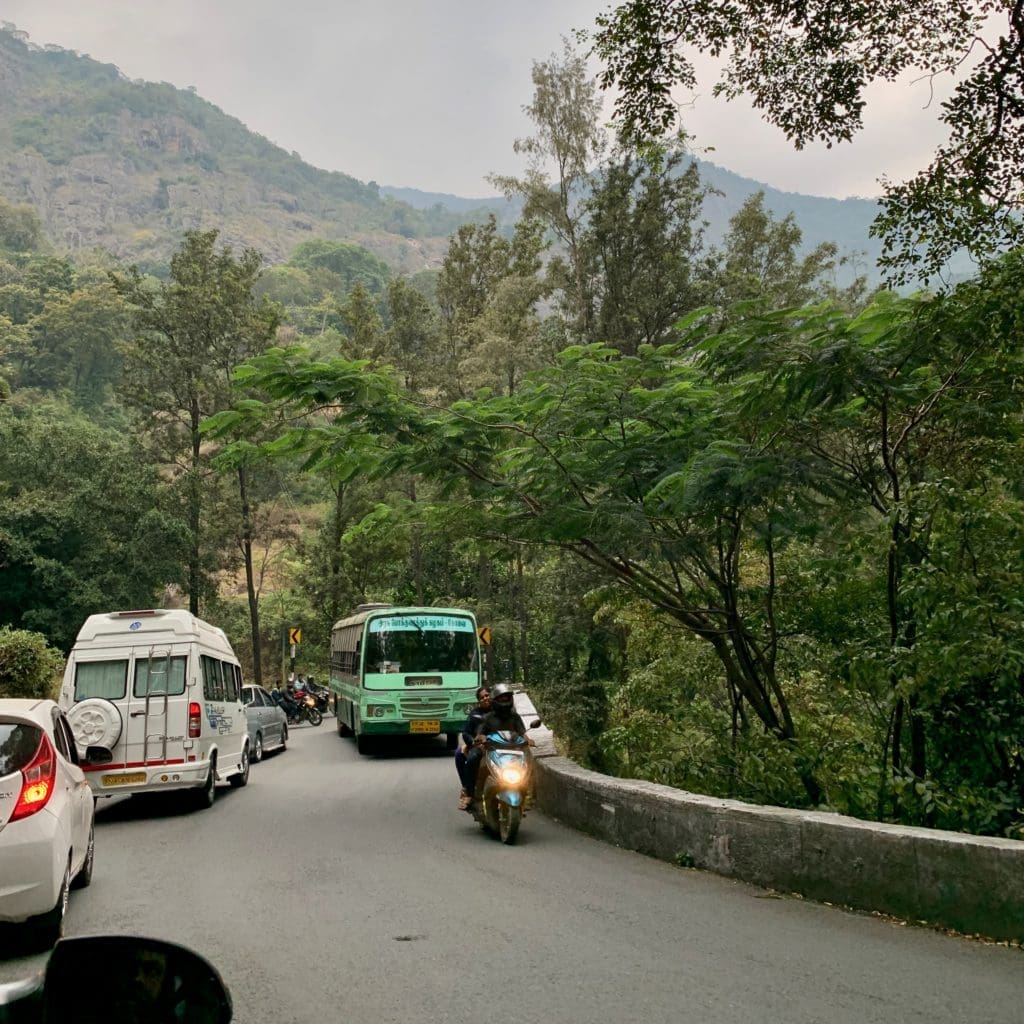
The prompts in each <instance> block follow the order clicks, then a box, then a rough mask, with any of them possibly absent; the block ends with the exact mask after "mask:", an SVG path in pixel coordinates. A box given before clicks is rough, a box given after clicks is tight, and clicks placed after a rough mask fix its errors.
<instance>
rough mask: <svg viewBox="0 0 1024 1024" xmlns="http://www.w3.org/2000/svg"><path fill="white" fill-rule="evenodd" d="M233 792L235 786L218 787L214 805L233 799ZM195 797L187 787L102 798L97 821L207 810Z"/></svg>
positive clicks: (100, 823)
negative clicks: (162, 791)
mask: <svg viewBox="0 0 1024 1024" xmlns="http://www.w3.org/2000/svg"><path fill="white" fill-rule="evenodd" d="M233 794H234V787H232V786H218V787H217V797H216V800H215V801H214V805H213V806H214V808H215V807H216V806H217V804H219V803H220V802H221V800H230V799H231V797H232V796H233ZM193 799H194V794H193V793H192V792H190V791H187V790H186V791H180V790H179V791H176V792H173V793H136V794H133V795H132V796H122V797H112V798H110V799H101V800H99V801H98V802H97V804H96V824H97V825H104V824H106V823H107V822H115V821H151V820H152V819H154V818H178V817H182V816H188V815H192V814H201V813H204V812H203V811H200V810H198V809H197V808H196V807H195V805H194V804H193V802H192V801H193ZM104 804H106V805H107V806H104Z"/></svg>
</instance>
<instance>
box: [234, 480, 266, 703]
mask: <svg viewBox="0 0 1024 1024" xmlns="http://www.w3.org/2000/svg"><path fill="white" fill-rule="evenodd" d="M238 495H239V498H240V499H241V503H242V557H243V558H244V559H245V589H246V593H247V594H248V597H249V632H250V634H251V636H252V681H253V682H254V683H255V684H256V685H257V686H262V685H263V645H262V643H261V641H260V606H259V595H258V594H257V593H256V579H255V576H254V574H253V568H252V515H251V513H250V509H249V495H248V491H247V490H246V480H245V467H244V466H239V467H238Z"/></svg>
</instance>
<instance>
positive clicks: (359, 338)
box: [341, 283, 385, 359]
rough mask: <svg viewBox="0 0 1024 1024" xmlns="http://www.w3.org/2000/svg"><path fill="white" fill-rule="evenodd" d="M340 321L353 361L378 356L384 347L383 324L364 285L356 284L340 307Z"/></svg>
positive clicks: (373, 300)
mask: <svg viewBox="0 0 1024 1024" xmlns="http://www.w3.org/2000/svg"><path fill="white" fill-rule="evenodd" d="M341 320H342V323H343V324H344V325H345V333H346V334H347V335H348V344H347V348H348V353H349V355H351V356H352V357H353V358H355V359H366V358H369V357H373V356H378V355H380V353H381V352H382V351H383V349H384V346H385V336H384V322H383V321H382V320H381V317H380V313H379V312H378V311H377V302H376V300H375V299H374V297H373V296H372V295H371V294H370V292H369V291H368V290H367V289H366V288H365V286H364V285H362V284H360V283H356V285H355V286H354V287H353V289H352V291H351V292H350V293H349V296H348V299H347V300H346V302H345V303H344V305H343V306H342V307H341Z"/></svg>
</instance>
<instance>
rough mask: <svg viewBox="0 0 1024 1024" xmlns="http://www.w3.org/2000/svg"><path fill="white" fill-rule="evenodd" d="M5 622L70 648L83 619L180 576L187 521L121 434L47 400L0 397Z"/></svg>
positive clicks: (143, 601) (141, 598) (143, 602)
mask: <svg viewBox="0 0 1024 1024" xmlns="http://www.w3.org/2000/svg"><path fill="white" fill-rule="evenodd" d="M0 494H2V496H3V500H2V501H0V572H2V575H3V581H4V585H3V587H2V588H0V623H9V624H11V625H13V626H17V627H19V628H23V629H30V630H34V631H37V632H40V633H43V634H45V635H46V637H47V638H48V640H49V641H50V642H51V643H52V644H55V645H56V646H59V647H61V648H63V649H64V650H68V649H69V648H70V647H71V644H72V643H73V642H74V638H75V635H76V633H77V632H78V628H79V626H80V625H81V623H82V622H83V621H84V620H85V618H86V616H88V615H90V614H92V613H93V612H97V611H106V610H110V609H111V608H146V607H150V606H152V604H153V601H154V600H155V599H156V598H158V597H159V595H160V593H161V591H162V589H163V588H164V586H165V585H166V584H168V583H174V582H178V580H179V578H180V576H179V574H180V565H181V562H180V559H181V557H182V555H183V554H184V553H185V547H186V546H185V535H186V530H185V526H184V523H183V522H182V520H180V519H178V518H177V516H176V515H175V514H174V511H173V508H172V507H171V506H170V504H169V502H168V495H167V487H166V485H165V484H164V483H162V482H161V480H160V479H159V475H158V473H157V471H156V469H155V468H154V467H153V466H151V465H149V464H148V463H147V461H146V458H145V455H144V453H143V451H142V450H141V449H140V447H139V446H138V444H136V443H135V442H134V441H133V439H132V438H130V437H129V436H128V435H127V434H126V433H125V432H123V431H115V430H107V429H103V428H101V427H98V426H96V425H95V424H93V423H91V422H90V421H89V420H88V419H86V418H85V417H84V416H83V415H82V414H81V413H79V412H77V411H75V410H72V409H69V408H68V407H67V406H65V405H63V404H61V403H60V402H56V401H52V400H44V401H38V400H36V401H33V402H32V403H31V404H30V405H28V406H26V407H23V406H21V405H20V404H19V403H17V402H16V401H11V402H8V403H6V404H4V405H2V406H0Z"/></svg>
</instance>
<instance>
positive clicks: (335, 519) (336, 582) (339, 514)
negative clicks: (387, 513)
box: [327, 483, 345, 623]
mask: <svg viewBox="0 0 1024 1024" xmlns="http://www.w3.org/2000/svg"><path fill="white" fill-rule="evenodd" d="M344 532H345V485H344V484H341V483H339V484H338V485H337V486H336V488H335V491H334V515H333V516H332V517H331V532H330V536H329V538H328V555H327V563H328V575H329V579H330V585H329V587H328V591H327V593H328V598H327V601H328V611H329V613H330V619H331V622H332V623H334V622H337V621H338V619H340V618H341V617H342V615H343V614H344V611H345V610H344V609H343V608H342V607H341V538H342V535H343V534H344Z"/></svg>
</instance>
